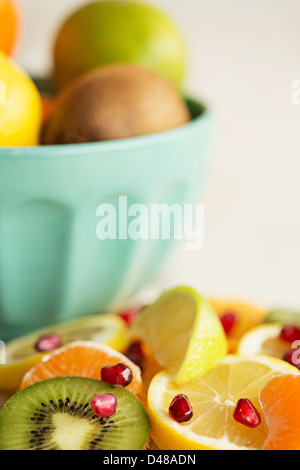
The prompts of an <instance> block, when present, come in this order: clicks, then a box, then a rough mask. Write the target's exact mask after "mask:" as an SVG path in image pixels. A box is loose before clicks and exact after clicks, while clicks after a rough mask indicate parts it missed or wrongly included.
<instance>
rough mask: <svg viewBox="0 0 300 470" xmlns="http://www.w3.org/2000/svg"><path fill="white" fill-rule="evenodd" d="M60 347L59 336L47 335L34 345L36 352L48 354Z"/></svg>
mask: <svg viewBox="0 0 300 470" xmlns="http://www.w3.org/2000/svg"><path fill="white" fill-rule="evenodd" d="M61 345H62V341H61V337H60V336H59V335H48V336H43V337H42V338H40V339H39V340H38V341H37V343H36V344H35V349H36V351H38V352H49V351H54V349H57V348H59V347H60V346H61Z"/></svg>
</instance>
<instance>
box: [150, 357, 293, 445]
mask: <svg viewBox="0 0 300 470" xmlns="http://www.w3.org/2000/svg"><path fill="white" fill-rule="evenodd" d="M298 373H299V371H298V369H296V368H295V367H294V366H291V365H289V364H288V363H286V362H284V361H281V360H279V359H275V358H272V357H268V356H255V357H239V356H235V355H232V356H227V357H226V358H225V359H224V361H223V362H222V363H221V364H219V365H218V366H217V367H216V368H215V369H213V370H212V371H210V372H208V373H207V374H205V375H203V376H201V377H198V378H197V379H196V380H194V381H192V382H189V383H186V384H183V385H177V384H176V383H174V382H173V381H172V378H171V377H170V375H168V374H167V373H166V372H160V373H159V374H157V375H156V376H155V377H154V379H153V380H152V382H151V385H150V388H149V393H148V413H149V417H150V421H151V429H152V437H153V439H154V441H155V442H156V444H157V445H158V447H159V448H160V449H162V450H200V449H201V450H205V449H210V450H242V449H261V448H262V447H263V443H264V441H265V438H266V435H267V428H266V425H265V422H264V420H263V416H262V424H261V425H260V426H259V427H257V428H256V429H250V428H248V427H246V426H244V425H242V424H239V423H237V422H236V421H235V420H234V419H233V412H234V409H235V406H236V403H237V402H238V400H239V399H241V398H248V399H250V400H251V401H252V403H253V404H254V406H255V407H256V408H257V410H258V411H259V412H260V413H261V408H260V403H259V394H260V391H261V390H262V388H263V387H264V386H265V385H266V383H267V382H269V380H271V379H272V378H273V377H275V376H276V375H280V374H298ZM178 394H184V395H186V396H187V397H188V398H189V400H190V402H191V405H192V407H193V418H192V419H191V421H189V422H188V423H185V424H179V423H177V422H176V421H175V420H174V419H172V418H171V417H170V416H169V413H168V410H169V406H170V403H171V402H172V400H173V398H174V397H175V396H176V395H178Z"/></svg>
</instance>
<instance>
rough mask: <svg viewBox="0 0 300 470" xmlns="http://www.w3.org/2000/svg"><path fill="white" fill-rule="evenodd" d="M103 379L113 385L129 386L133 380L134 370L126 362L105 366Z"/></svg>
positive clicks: (102, 373) (102, 374) (102, 372)
mask: <svg viewBox="0 0 300 470" xmlns="http://www.w3.org/2000/svg"><path fill="white" fill-rule="evenodd" d="M101 379H102V380H103V382H106V383H108V384H111V385H120V386H121V387H127V385H129V384H130V383H131V382H132V371H131V369H129V367H127V366H125V364H116V365H115V366H107V367H103V369H102V370H101Z"/></svg>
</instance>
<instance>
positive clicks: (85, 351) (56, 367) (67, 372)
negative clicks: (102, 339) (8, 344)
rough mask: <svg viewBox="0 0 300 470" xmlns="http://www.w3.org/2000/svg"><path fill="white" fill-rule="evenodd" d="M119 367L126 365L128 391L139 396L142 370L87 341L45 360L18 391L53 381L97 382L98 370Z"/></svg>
mask: <svg viewBox="0 0 300 470" xmlns="http://www.w3.org/2000/svg"><path fill="white" fill-rule="evenodd" d="M118 363H122V364H125V365H126V366H127V367H129V368H130V369H131V371H132V374H133V380H132V382H131V383H130V384H129V385H128V387H127V389H128V390H129V391H130V392H132V393H133V394H134V395H139V394H140V393H141V392H142V378H141V370H140V368H139V367H137V366H136V365H135V364H134V363H133V362H131V361H130V360H129V359H128V358H127V357H126V356H124V355H123V354H121V353H118V352H117V351H115V350H114V349H112V348H110V347H109V346H106V345H104V344H97V343H93V342H90V341H78V342H75V343H71V344H70V345H68V346H65V347H63V348H61V349H58V350H57V351H55V352H54V353H52V354H49V355H47V356H45V357H44V358H43V359H42V360H41V361H40V362H38V363H37V364H36V365H35V366H34V367H33V368H32V369H30V370H29V372H27V374H25V376H24V378H23V380H22V383H21V387H20V389H21V390H22V389H24V388H26V387H29V386H30V385H33V384H34V383H37V382H41V381H42V380H46V379H50V378H53V377H85V378H88V379H95V380H100V377H101V369H102V367H105V366H112V365H115V364H118Z"/></svg>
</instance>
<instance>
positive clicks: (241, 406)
mask: <svg viewBox="0 0 300 470" xmlns="http://www.w3.org/2000/svg"><path fill="white" fill-rule="evenodd" d="M233 418H234V419H235V421H237V422H238V423H240V424H244V426H248V428H257V427H258V426H259V425H260V424H261V416H260V414H259V412H258V411H257V409H256V408H255V406H254V405H253V403H252V402H251V401H250V400H248V399H247V398H241V399H240V400H239V401H238V403H237V405H236V408H235V411H234V413H233Z"/></svg>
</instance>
